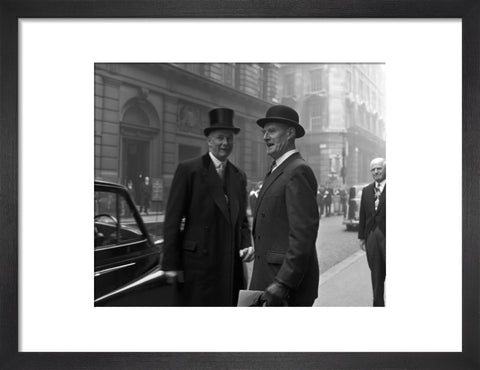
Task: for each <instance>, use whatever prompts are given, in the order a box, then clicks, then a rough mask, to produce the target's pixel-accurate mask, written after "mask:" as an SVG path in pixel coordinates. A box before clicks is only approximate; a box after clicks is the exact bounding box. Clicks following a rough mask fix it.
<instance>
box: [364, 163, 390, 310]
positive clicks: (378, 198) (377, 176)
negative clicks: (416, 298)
mask: <svg viewBox="0 0 480 370" xmlns="http://www.w3.org/2000/svg"><path fill="white" fill-rule="evenodd" d="M370 172H371V174H372V177H373V180H374V181H373V182H372V183H371V184H370V185H367V186H366V187H365V188H363V191H362V198H361V200H360V213H359V224H358V238H359V239H360V248H361V249H362V250H364V251H366V253H367V261H368V266H369V267H370V272H371V279H372V288H373V306H377V307H383V306H385V300H384V292H385V276H386V264H385V261H386V258H385V257H386V255H385V252H386V249H385V247H386V236H387V230H386V226H387V225H386V215H387V189H386V177H387V165H386V161H385V159H383V158H375V159H373V160H372V161H371V162H370Z"/></svg>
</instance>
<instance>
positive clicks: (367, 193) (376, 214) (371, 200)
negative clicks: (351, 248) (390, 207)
mask: <svg viewBox="0 0 480 370" xmlns="http://www.w3.org/2000/svg"><path fill="white" fill-rule="evenodd" d="M386 214H387V185H386V184H385V186H384V188H383V191H382V194H380V202H379V204H378V208H377V210H376V211H375V182H372V183H371V184H369V185H367V186H365V187H364V188H363V191H362V198H361V200H360V214H359V224H358V238H359V239H364V240H367V238H368V234H370V232H371V231H373V230H374V229H375V227H376V226H378V227H379V228H380V230H381V231H382V232H383V235H385V237H386V236H387V230H386Z"/></svg>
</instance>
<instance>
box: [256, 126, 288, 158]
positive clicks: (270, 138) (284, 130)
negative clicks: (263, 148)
mask: <svg viewBox="0 0 480 370" xmlns="http://www.w3.org/2000/svg"><path fill="white" fill-rule="evenodd" d="M262 133H263V140H264V141H265V144H267V154H268V155H269V156H270V157H272V158H273V159H278V158H280V157H281V156H282V155H283V154H285V153H286V152H288V151H289V150H290V149H292V147H291V144H290V142H289V139H291V138H292V137H295V129H294V128H293V127H289V126H287V125H285V124H283V123H274V122H272V123H267V124H266V125H265V126H264V127H263V129H262Z"/></svg>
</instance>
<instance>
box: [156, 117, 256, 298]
mask: <svg viewBox="0 0 480 370" xmlns="http://www.w3.org/2000/svg"><path fill="white" fill-rule="evenodd" d="M233 115H234V112H233V110H231V109H227V108H217V109H213V110H211V111H210V112H209V116H210V126H209V127H207V128H206V129H205V130H204V134H205V136H206V137H207V144H208V150H209V151H208V153H206V154H204V155H202V156H201V157H198V158H193V159H190V160H187V161H185V162H182V163H180V164H179V165H178V167H177V169H176V171H175V175H174V177H173V182H172V186H171V189H170V195H169V199H168V203H167V208H166V214H165V223H164V245H165V251H164V258H163V266H162V267H163V269H164V270H165V271H166V273H167V276H169V277H170V278H177V279H178V281H182V282H181V284H179V289H180V302H179V305H181V306H236V305H237V300H238V292H239V290H240V289H244V288H245V287H244V276H243V266H242V262H248V261H251V260H252V259H253V256H254V249H253V247H252V243H251V234H250V227H249V223H248V219H247V188H246V187H247V180H246V175H245V173H244V172H243V171H241V170H240V169H239V168H237V167H236V166H234V165H233V164H232V163H231V162H230V161H229V160H228V156H229V155H230V154H231V153H232V150H233V143H234V135H235V134H237V133H238V132H239V131H240V129H239V128H238V127H235V126H234V124H233Z"/></svg>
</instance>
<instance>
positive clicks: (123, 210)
mask: <svg viewBox="0 0 480 370" xmlns="http://www.w3.org/2000/svg"><path fill="white" fill-rule="evenodd" d="M94 200H95V207H94V208H95V215H94V231H95V243H94V244H95V247H100V246H111V245H119V244H125V243H130V242H135V241H139V240H143V239H145V238H144V236H143V234H142V232H141V231H140V228H139V227H138V225H137V221H136V220H135V218H134V216H133V210H132V209H131V208H130V205H129V203H128V202H127V200H126V199H125V197H124V195H123V194H122V193H117V192H114V191H106V190H105V191H95V196H94Z"/></svg>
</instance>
